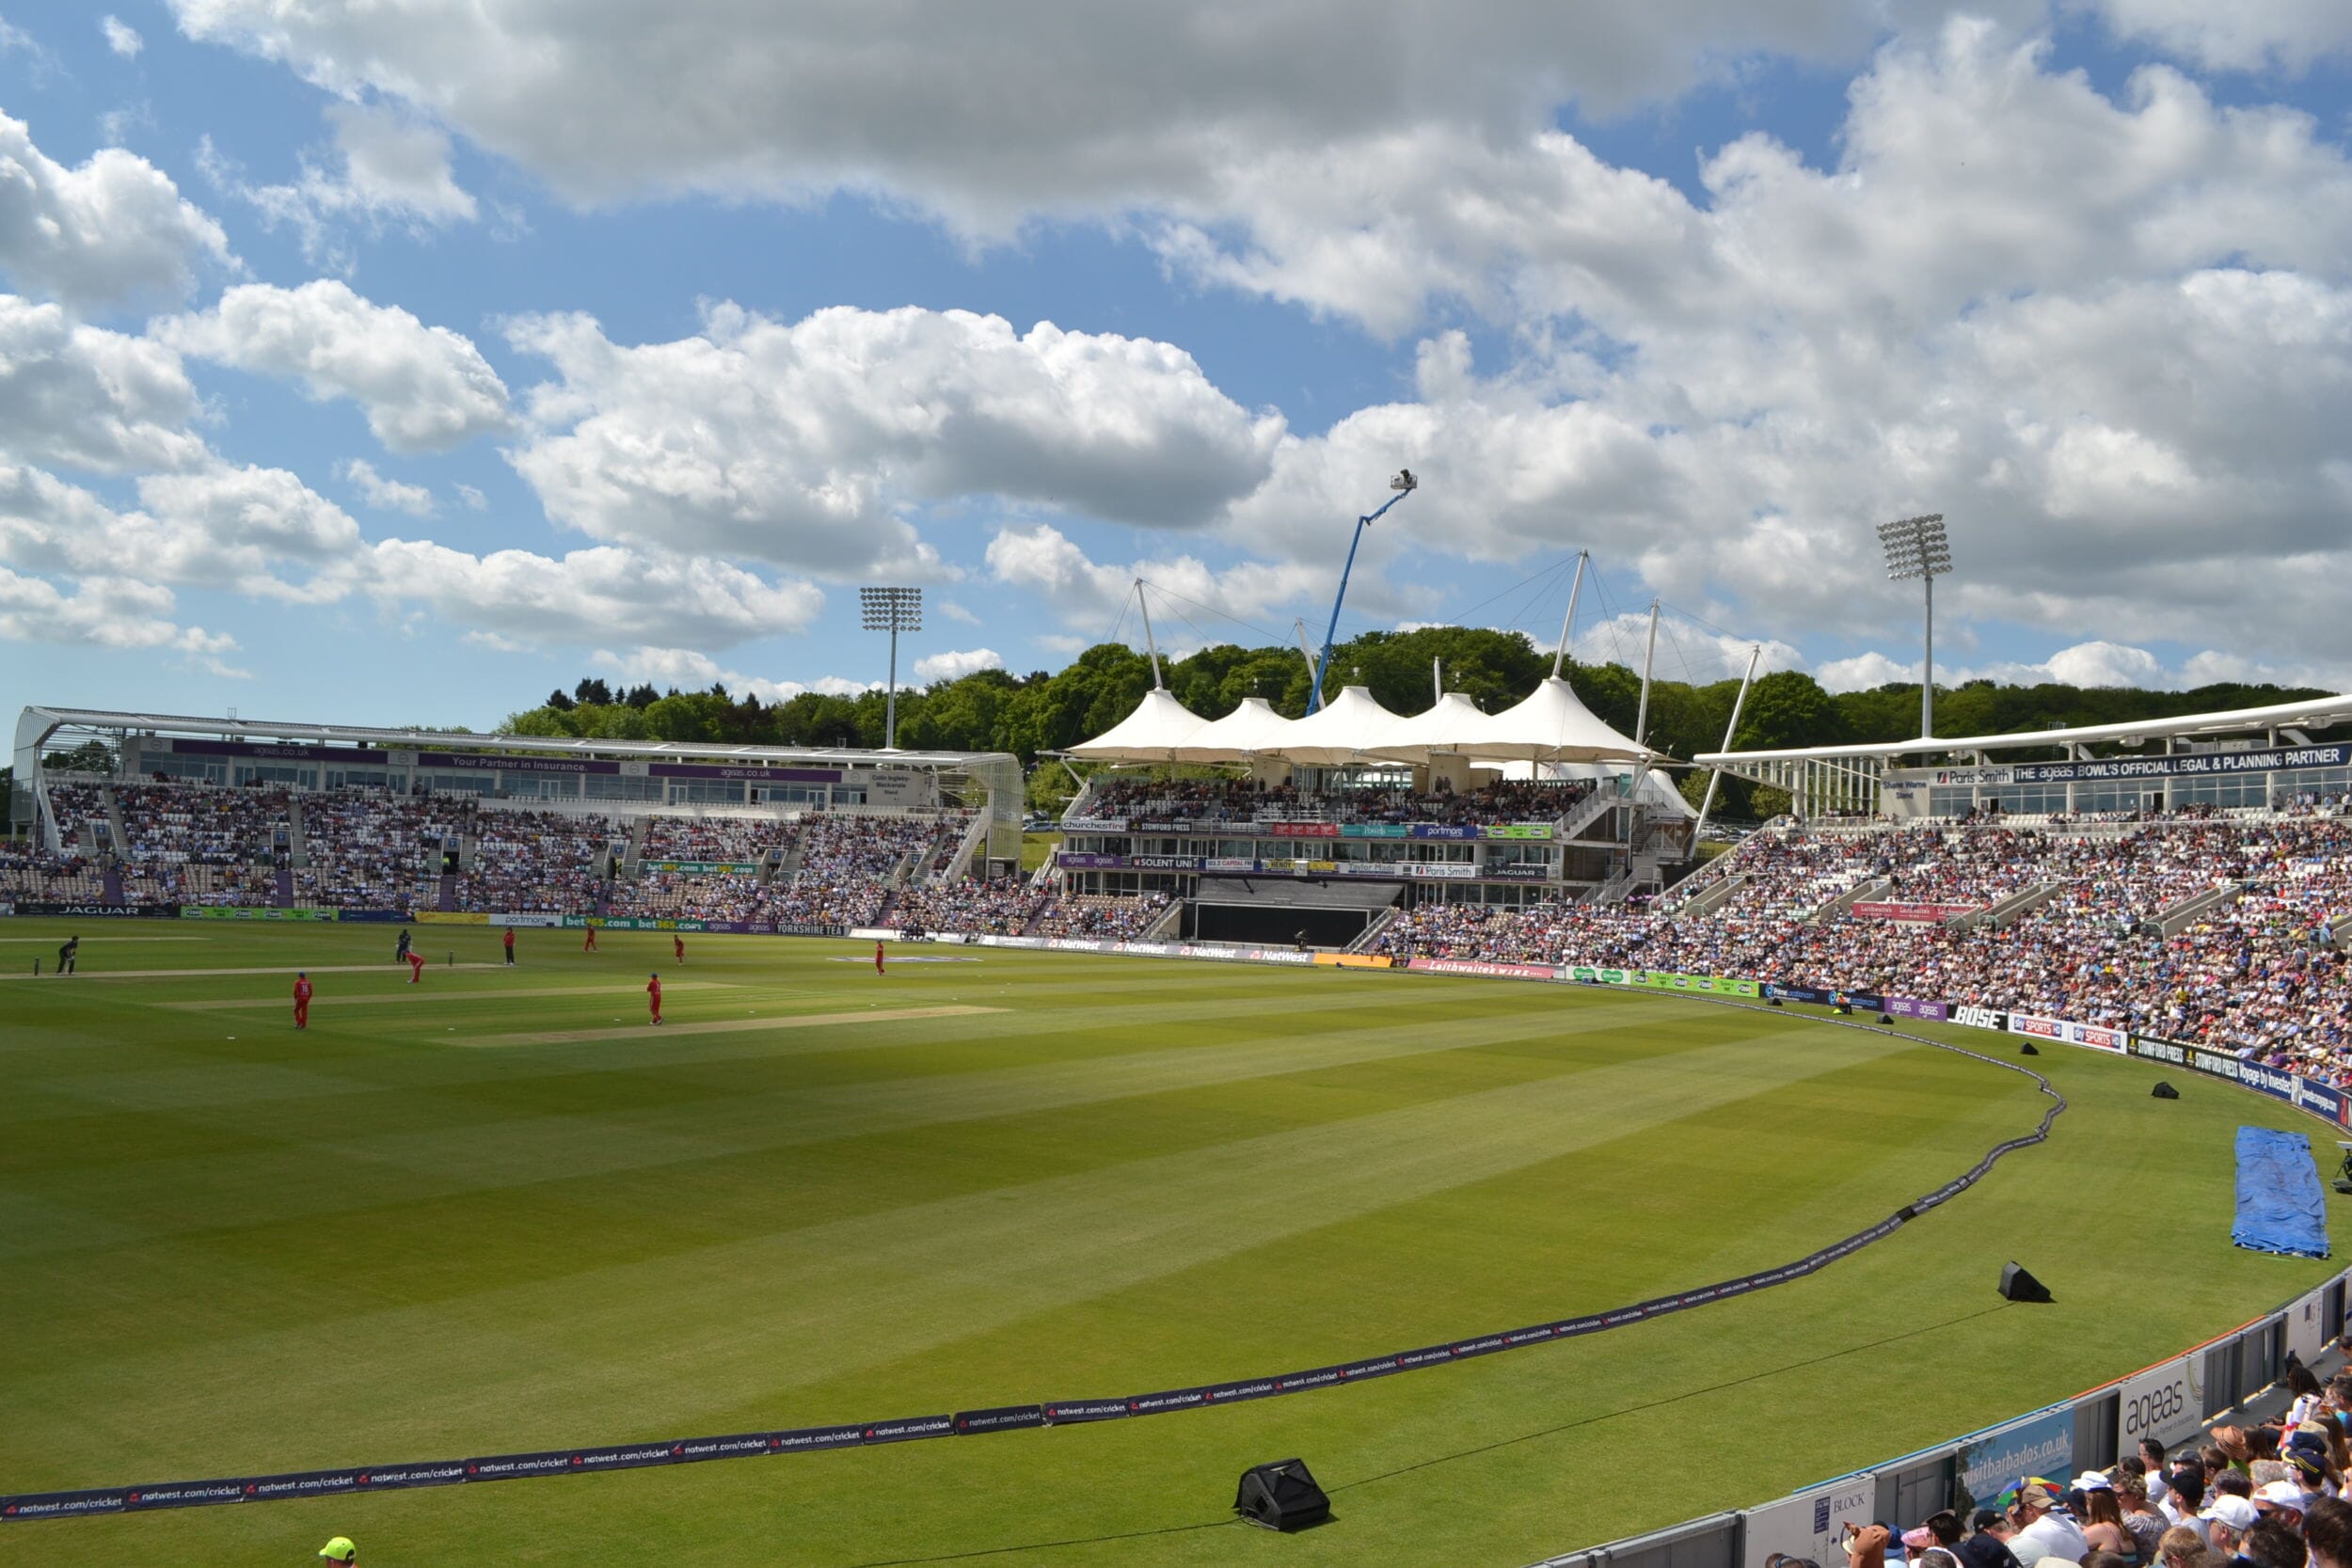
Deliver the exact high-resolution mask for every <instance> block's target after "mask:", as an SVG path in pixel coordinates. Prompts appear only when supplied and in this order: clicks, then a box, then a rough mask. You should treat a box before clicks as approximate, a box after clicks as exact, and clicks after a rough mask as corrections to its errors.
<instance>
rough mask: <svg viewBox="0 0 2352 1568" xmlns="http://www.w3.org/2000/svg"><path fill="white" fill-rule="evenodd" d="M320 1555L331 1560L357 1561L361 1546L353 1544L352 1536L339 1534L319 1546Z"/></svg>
mask: <svg viewBox="0 0 2352 1568" xmlns="http://www.w3.org/2000/svg"><path fill="white" fill-rule="evenodd" d="M319 1556H321V1557H323V1558H325V1559H326V1560H327V1561H329V1562H357V1561H358V1560H359V1548H358V1547H357V1546H355V1545H353V1544H351V1537H350V1536H348V1535H339V1536H337V1537H335V1539H334V1540H332V1541H329V1542H328V1543H327V1544H326V1545H324V1546H321V1547H320V1548H319Z"/></svg>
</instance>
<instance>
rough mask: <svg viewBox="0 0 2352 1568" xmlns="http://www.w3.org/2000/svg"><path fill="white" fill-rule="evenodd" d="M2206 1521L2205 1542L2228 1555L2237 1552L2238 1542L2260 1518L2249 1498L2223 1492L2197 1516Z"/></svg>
mask: <svg viewBox="0 0 2352 1568" xmlns="http://www.w3.org/2000/svg"><path fill="white" fill-rule="evenodd" d="M2197 1517H2198V1518H2200V1519H2201V1520H2203V1521H2204V1522H2205V1544H2206V1545H2208V1546H2211V1547H2212V1548H2213V1549H2214V1550H2215V1551H2217V1552H2220V1553H2223V1554H2225V1555H2227V1556H2230V1557H2235V1556H2236V1555H2237V1547H2238V1543H2239V1542H2241V1541H2243V1540H2245V1539H2246V1532H2247V1531H2248V1530H2249V1529H2252V1528H2254V1521H2255V1520H2257V1519H2259V1518H2261V1517H2262V1511H2261V1510H2259V1509H2257V1508H2256V1507H2255V1506H2254V1504H2253V1501H2252V1499H2250V1498H2247V1497H2237V1496H2235V1495H2233V1494H2232V1493H2228V1492H2224V1493H2222V1494H2221V1495H2219V1496H2218V1497H2215V1498H2214V1499H2213V1501H2211V1502H2209V1503H2207V1504H2206V1505H2205V1507H2204V1511H2203V1512H2202V1513H2199V1514H2198V1515H2197Z"/></svg>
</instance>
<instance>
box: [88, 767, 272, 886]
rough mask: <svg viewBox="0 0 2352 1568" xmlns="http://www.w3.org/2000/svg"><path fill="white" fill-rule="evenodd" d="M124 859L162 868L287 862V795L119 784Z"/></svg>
mask: <svg viewBox="0 0 2352 1568" xmlns="http://www.w3.org/2000/svg"><path fill="white" fill-rule="evenodd" d="M114 795H115V804H116V805H117V806H118V807H119V809H120V811H121V813H122V827H123V833H124V837H125V839H126V840H127V843H126V845H125V847H124V848H123V858H124V859H126V860H131V861H152V862H162V863H170V864H178V863H193V864H198V865H237V866H250V865H255V864H262V865H284V864H285V863H286V854H287V849H286V835H287V816H286V801H287V796H286V792H285V791H284V790H282V789H207V788H203V787H200V786H199V787H189V786H185V785H174V784H118V785H116V786H115V791H114Z"/></svg>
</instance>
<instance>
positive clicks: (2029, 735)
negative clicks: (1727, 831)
mask: <svg viewBox="0 0 2352 1568" xmlns="http://www.w3.org/2000/svg"><path fill="white" fill-rule="evenodd" d="M2346 723H2352V694H2345V695H2340V696H2333V697H2305V698H2298V699H2297V700H2296V701H2294V702H2291V703H2271V704H2268V705H2265V706H2262V707H2241V708H2229V709H2226V710H2223V711H2220V712H2215V713H2192V714H2183V715H2181V716H2180V717H2178V718H2173V719H2137V720H2133V721H2129V722H2127V723H2122V724H2083V725H2078V726H2076V727H2074V728H2072V729H2058V730H2021V731H2018V732H2016V733H2014V734H2010V735H1969V736H1913V737H1911V738H1909V739H1905V740H1880V741H1867V742H1864V743H1862V744H1859V745H1850V746H1800V747H1792V748H1789V749H1787V750H1782V751H1760V752H1703V753H1701V754H1700V755H1699V756H1698V757H1697V758H1696V761H1697V762H1698V764H1699V766H1701V767H1703V768H1721V769H1722V770H1723V771H1724V772H1726V773H1729V774H1731V775H1733V776H1734V777H1736V778H1741V779H1747V780H1751V781H1753V782H1754V783H1756V784H1771V785H1772V786H1774V787H1775V788H1780V789H1786V790H1788V792H1789V795H1790V797H1791V799H1792V800H1793V801H1794V802H1795V805H1796V809H1797V811H1798V813H1799V815H1801V816H1810V815H1813V814H1814V813H1815V812H1817V811H1824V810H1827V811H1837V810H1860V811H1865V812H1869V813H1873V814H1875V813H1876V812H1877V811H1878V809H1879V807H1880V800H1879V784H1880V781H1881V780H1882V779H1883V778H1884V777H1885V776H1886V773H1887V771H1888V769H1889V768H1896V767H1901V766H1905V765H1908V766H1912V767H1918V768H1948V767H1951V766H1953V765H1954V764H1955V763H1956V762H1965V763H1973V764H1977V765H1979V766H1982V765H1987V764H1994V765H1998V764H1999V763H2000V761H2001V753H2003V752H2036V751H2040V752H2058V753H2060V754H2061V755H2063V756H2064V757H2066V758H2067V759H2068V760H2070V761H2089V760H2090V758H2091V755H2092V753H2091V750H2090V749H2091V748H2092V747H2094V746H2099V747H2114V748H2122V749H2124V750H2127V751H2140V752H2143V753H2144V752H2145V749H2146V748H2148V747H2149V746H2151V745H2155V746H2157V747H2158V749H2159V751H2160V752H2167V753H2169V752H2176V751H2181V750H2194V749H2196V748H2195V743H2196V742H2198V741H2200V740H2206V741H2215V742H2218V741H2221V740H2225V739H2238V738H2244V737H2249V736H2259V737H2261V738H2262V739H2263V740H2264V741H2265V743H2266V744H2270V745H2276V744H2277V743H2278V742H2279V741H2280V740H2284V741H2286V742H2288V743H2289V744H2291V745H2296V746H2300V745H2304V744H2306V743H2308V740H2309V736H2308V735H2307V734H2306V733H2305V732H2307V731H2311V730H2326V729H2332V728H2334V727H2335V726H2337V725H2339V724H2346ZM2183 743H2188V744H2187V745H2185V746H2184V744H2183ZM2017 760H2019V761H2021V762H2022V761H2026V760H2029V759H2024V758H2020V759H2017Z"/></svg>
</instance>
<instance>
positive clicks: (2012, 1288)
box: [2001, 1263, 2057, 1301]
mask: <svg viewBox="0 0 2352 1568" xmlns="http://www.w3.org/2000/svg"><path fill="white" fill-rule="evenodd" d="M2001 1298H2002V1299H2003V1300H2004V1301H2055V1300H2056V1299H2057V1298H2056V1297H2055V1296H2053V1295H2051V1294H2050V1288H2049V1287H2048V1286H2047V1285H2044V1284H2042V1281H2040V1280H2039V1279H2036V1278H2035V1277H2034V1276H2033V1275H2029V1274H2027V1273H2026V1271H2025V1269H2024V1268H2023V1267H2022V1266H2021V1265H2019V1264H2016V1263H2011V1264H2010V1265H2008V1266H2007V1267H2006V1268H2004V1269H2002V1270H2001Z"/></svg>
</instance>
